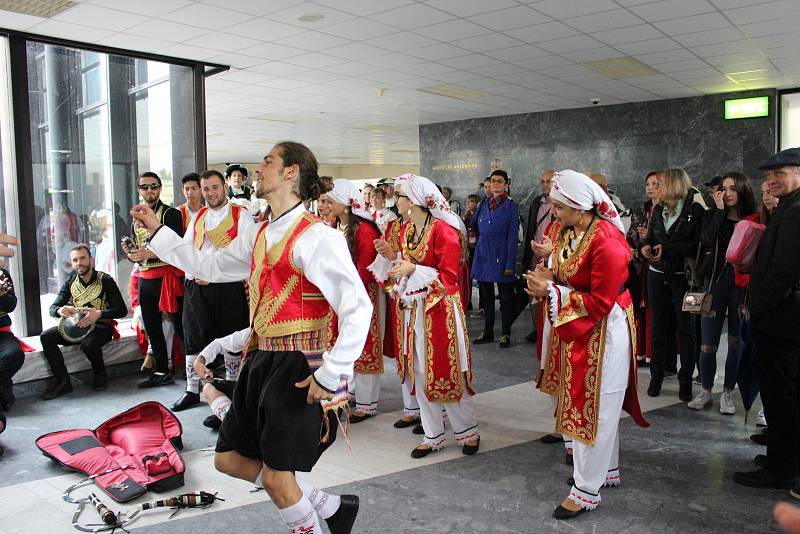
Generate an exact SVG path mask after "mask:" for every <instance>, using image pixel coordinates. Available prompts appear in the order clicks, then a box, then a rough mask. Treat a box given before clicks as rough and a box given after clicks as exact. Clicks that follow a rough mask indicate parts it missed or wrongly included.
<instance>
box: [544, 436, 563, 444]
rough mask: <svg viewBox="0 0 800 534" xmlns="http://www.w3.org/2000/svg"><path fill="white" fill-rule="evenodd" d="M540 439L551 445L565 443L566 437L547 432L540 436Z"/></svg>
mask: <svg viewBox="0 0 800 534" xmlns="http://www.w3.org/2000/svg"><path fill="white" fill-rule="evenodd" d="M539 441H540V442H541V443H544V444H545V445H551V444H553V443H564V438H562V437H561V434H545V435H544V436H542V437H541V438H539Z"/></svg>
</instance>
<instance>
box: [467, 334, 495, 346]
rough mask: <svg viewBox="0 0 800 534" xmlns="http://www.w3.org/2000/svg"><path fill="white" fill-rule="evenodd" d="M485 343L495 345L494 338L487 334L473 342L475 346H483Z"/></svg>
mask: <svg viewBox="0 0 800 534" xmlns="http://www.w3.org/2000/svg"><path fill="white" fill-rule="evenodd" d="M484 343H494V336H487V335H486V334H481V335H480V336H478V337H476V338H475V339H473V340H472V344H473V345H483V344H484Z"/></svg>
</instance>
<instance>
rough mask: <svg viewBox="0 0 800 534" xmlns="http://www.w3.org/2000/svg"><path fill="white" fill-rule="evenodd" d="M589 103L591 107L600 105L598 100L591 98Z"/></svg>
mask: <svg viewBox="0 0 800 534" xmlns="http://www.w3.org/2000/svg"><path fill="white" fill-rule="evenodd" d="M589 102H591V103H592V105H593V106H596V105H597V104H599V103H600V99H599V98H592V99H591V100H589Z"/></svg>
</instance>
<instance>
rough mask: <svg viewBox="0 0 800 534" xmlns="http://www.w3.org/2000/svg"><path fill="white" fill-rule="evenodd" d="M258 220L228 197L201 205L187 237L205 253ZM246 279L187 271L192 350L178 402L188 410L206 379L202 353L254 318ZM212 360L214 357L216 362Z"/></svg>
mask: <svg viewBox="0 0 800 534" xmlns="http://www.w3.org/2000/svg"><path fill="white" fill-rule="evenodd" d="M254 225H255V223H254V222H253V218H252V217H250V215H249V213H248V212H247V210H246V209H245V208H242V207H241V206H238V205H236V204H233V203H232V202H225V204H224V205H223V206H221V207H219V208H217V209H212V208H209V207H208V206H206V207H203V208H200V210H199V211H198V212H197V215H196V216H195V217H194V218H193V219H192V221H191V224H190V225H189V228H188V230H187V231H186V233H185V234H184V236H183V240H184V241H185V242H187V243H191V244H192V246H193V247H194V249H195V250H197V251H199V252H200V254H206V255H209V254H212V253H213V252H215V251H217V250H221V249H224V248H225V247H228V246H230V244H231V243H233V241H234V240H236V239H238V238H239V236H241V235H244V234H245V232H246V231H247V229H248V228H251V227H253V226H254ZM243 281H244V279H242V280H240V281H237V282H223V283H205V282H203V281H202V280H200V281H198V280H195V277H193V276H192V275H191V274H189V273H186V282H185V285H184V297H183V337H184V346H185V350H186V393H185V394H184V395H183V396H181V398H179V399H178V400H177V401H176V402H175V404H174V405H173V406H172V409H173V410H176V411H180V410H184V409H186V408H188V407H190V406H192V405H194V404H197V403H199V393H200V380H199V377H198V376H197V373H195V371H194V362H195V360H196V359H197V354H198V353H199V352H200V351H201V350H202V349H203V347H205V346H206V345H208V344H209V343H211V341H213V340H214V339H217V338H221V337H224V336H227V335H229V334H232V333H233V332H236V331H238V330H241V329H243V328H245V327H246V326H247V324H248V320H249V317H248V310H247V296H246V295H245V288H244V283H243ZM211 361H213V359H212V360H209V363H211Z"/></svg>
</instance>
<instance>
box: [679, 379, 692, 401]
mask: <svg viewBox="0 0 800 534" xmlns="http://www.w3.org/2000/svg"><path fill="white" fill-rule="evenodd" d="M678 398H679V399H680V400H682V401H683V402H689V401H691V400H692V383H691V382H689V383H688V384H679V385H678Z"/></svg>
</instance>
